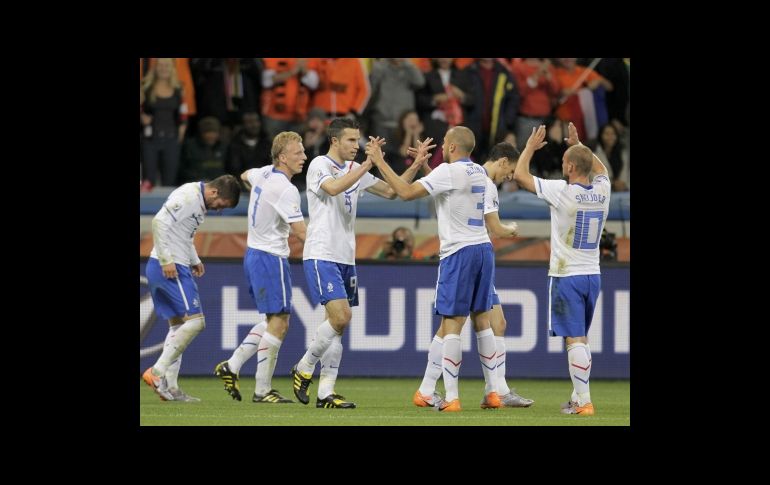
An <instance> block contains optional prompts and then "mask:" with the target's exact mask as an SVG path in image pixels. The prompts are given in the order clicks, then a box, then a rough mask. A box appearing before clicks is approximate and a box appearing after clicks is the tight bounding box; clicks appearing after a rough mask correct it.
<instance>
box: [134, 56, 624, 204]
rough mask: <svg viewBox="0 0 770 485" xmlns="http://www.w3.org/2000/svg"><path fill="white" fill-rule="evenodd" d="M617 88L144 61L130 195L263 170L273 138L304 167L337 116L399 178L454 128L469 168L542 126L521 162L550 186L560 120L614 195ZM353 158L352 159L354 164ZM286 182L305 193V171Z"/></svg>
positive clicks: (595, 70) (614, 62)
mask: <svg viewBox="0 0 770 485" xmlns="http://www.w3.org/2000/svg"><path fill="white" fill-rule="evenodd" d="M629 88H630V61H629V59H621V58H583V59H581V58H558V59H548V58H511V59H505V58H436V59H428V58H377V59H374V58H308V59H298V58H142V59H140V90H139V100H140V113H139V121H140V126H139V128H140V130H139V132H140V146H141V150H140V166H141V168H140V180H141V191H142V192H149V191H152V190H153V187H155V186H158V185H161V186H177V185H180V184H183V183H186V182H190V181H194V180H212V179H214V178H216V177H218V176H220V175H222V174H225V173H230V174H233V175H235V176H240V174H241V173H242V172H243V171H244V170H246V169H249V168H254V167H261V166H264V165H268V164H270V163H272V162H271V159H270V148H271V145H272V139H273V137H274V136H275V135H276V134H278V133H280V132H281V131H286V130H292V131H296V132H298V133H299V134H300V135H301V136H302V138H303V145H304V147H305V151H306V154H307V158H308V163H307V164H305V170H307V167H308V166H309V165H310V164H309V162H310V160H312V159H313V158H314V157H316V156H318V155H322V154H325V153H326V152H327V151H328V148H329V140H328V139H327V136H326V126H327V124H328V123H329V122H330V121H331V119H332V118H334V117H340V116H347V117H353V118H355V119H357V120H358V121H359V123H360V125H361V134H362V139H361V146H362V147H363V145H364V144H365V143H366V141H368V136H369V135H373V136H383V137H385V138H386V140H387V144H386V145H385V147H384V149H385V152H386V155H385V158H386V160H387V161H388V163H390V164H391V165H392V166H393V168H394V170H395V171H396V172H397V173H401V172H403V171H404V170H405V169H406V168H407V166H408V165H409V164H411V162H412V159H411V158H410V157H409V156H408V154H407V148H408V147H410V146H415V144H416V142H417V140H422V139H424V138H425V137H426V136H430V137H432V138H434V140H436V141H437V142H438V143H439V146H438V147H437V148H436V149H435V150H434V152H433V153H434V154H433V157H432V159H431V160H430V165H431V166H432V167H435V166H436V165H438V164H440V163H441V162H442V161H443V160H442V155H441V147H440V143H441V140H442V139H443V137H444V134H445V133H446V131H447V129H448V128H450V127H452V126H456V125H463V126H467V127H468V128H470V129H471V130H472V131H473V132H474V135H475V137H476V148H475V149H474V151H473V154H472V155H471V158H472V159H473V160H474V161H476V162H479V163H483V162H484V161H485V159H486V156H487V153H488V151H489V150H490V149H491V147H492V146H494V145H495V144H496V143H498V142H501V141H509V142H511V143H512V144H514V145H515V146H516V147H517V148H519V149H520V150H521V149H523V146H524V144H525V143H526V140H527V138H528V136H529V134H530V133H531V131H532V128H533V127H535V126H538V125H540V124H545V125H546V127H547V133H548V135H547V138H548V142H549V143H548V145H546V147H545V148H543V149H541V150H538V151H537V152H536V154H535V157H534V158H533V160H532V164H531V166H532V169H533V172H534V173H535V174H536V175H538V176H541V177H546V178H549V177H550V178H554V177H560V174H561V163H562V162H561V157H562V155H563V154H564V151H565V150H566V149H567V146H566V144H565V143H564V137H565V136H567V130H566V125H567V123H568V122H569V121H572V122H573V123H574V124H575V125H576V127H577V129H578V133H579V137H580V139H581V140H587V141H586V144H588V145H589V146H590V147H591V148H592V149H593V150H594V152H595V153H596V154H597V156H599V157H600V158H601V159H602V161H603V162H604V164H605V166H607V168H608V170H609V171H610V177H611V180H612V184H613V190H616V191H625V190H629V188H630V182H629V180H630V156H629V153H630V150H629V138H630V114H629V111H630V102H629ZM364 157H365V154H364V151H363V149H361V150H360V151H359V154H358V157H357V161H362V160H363V159H364ZM358 158H360V160H359V159H358ZM373 173H374V174H375V175H378V174H377V173H376V168H375V169H373ZM292 182H293V183H295V184H296V185H297V186H298V188H299V189H300V190H304V189H305V174H304V173H303V174H301V175H298V176H295V177H294V178H293V180H292ZM516 189H517V187H516V185H515V183H514V182H506V184H504V186H503V190H509V191H510V190H516Z"/></svg>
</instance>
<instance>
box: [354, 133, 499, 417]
mask: <svg viewBox="0 0 770 485" xmlns="http://www.w3.org/2000/svg"><path fill="white" fill-rule="evenodd" d="M372 141H373V142H374V141H376V140H375V139H373V140H372ZM431 141H432V139H431V138H426V139H425V141H423V142H422V143H420V145H419V147H418V151H420V152H421V155H423V154H427V153H426V152H427V149H428V145H429V144H430V142H431ZM475 144H476V140H475V137H474V136H473V132H472V131H471V130H470V129H468V128H466V127H464V126H455V127H453V128H451V129H450V130H449V131H447V133H446V135H445V136H444V145H443V147H442V149H443V151H444V160H445V161H446V162H447V163H442V164H441V165H439V166H438V167H436V168H435V169H434V170H433V171H432V172H431V173H430V174H428V175H427V176H425V177H423V178H421V179H419V180H418V181H416V182H414V183H413V184H409V183H407V182H405V181H403V180H401V179H399V178H398V177H397V176H396V174H395V173H394V172H393V169H391V168H390V167H389V166H388V164H387V162H385V160H384V159H383V157H382V150H381V149H380V146H379V144H378V143H370V144H369V145H367V154H368V155H369V156H370V157H371V158H372V161H373V162H374V164H375V165H377V168H379V170H380V173H381V174H382V175H383V177H384V178H385V180H386V181H387V182H388V184H390V186H391V187H392V188H393V190H395V191H396V193H397V194H398V196H399V197H401V198H402V199H404V200H412V199H417V198H419V197H425V196H427V195H431V196H433V198H434V200H435V203H436V213H437V216H438V233H439V240H440V250H439V259H440V263H439V270H438V282H437V284H436V300H435V302H434V306H435V312H436V314H437V315H441V316H442V319H441V324H442V325H443V326H444V330H445V332H446V335H444V348H443V351H442V358H443V360H442V363H443V377H444V387H445V388H446V401H443V402H442V403H441V404H440V405H439V406H438V407H437V409H438V410H439V411H460V410H461V405H460V399H459V386H458V376H459V374H460V365H461V364H462V349H461V348H460V331H461V330H462V327H463V325H464V324H465V320H466V319H467V318H468V314H470V316H471V321H472V322H473V326H474V329H475V330H476V337H477V344H478V351H479V356H480V358H481V360H482V363H483V362H484V360H485V359H486V360H487V362H488V363H489V362H491V360H492V359H493V358H494V356H495V353H496V349H495V339H494V336H493V332H492V330H491V329H490V317H491V312H490V310H491V309H492V282H493V281H494V278H495V261H494V253H493V251H492V243H491V241H490V240H489V236H488V235H487V230H486V228H485V227H484V196H485V192H486V190H487V175H486V172H485V171H484V168H483V167H481V166H480V165H478V164H476V163H474V162H473V161H471V159H470V154H471V152H472V151H473V147H474V146H475ZM413 165H414V164H413ZM483 371H484V377H485V379H486V381H487V382H493V381H494V379H493V378H492V376H491V373H492V370H491V369H490V368H489V367H487V366H484V367H483ZM485 399H486V401H487V403H489V404H490V405H491V407H500V405H501V403H500V397H499V396H498V394H497V392H496V391H492V392H489V393H488V394H487V395H486V396H485Z"/></svg>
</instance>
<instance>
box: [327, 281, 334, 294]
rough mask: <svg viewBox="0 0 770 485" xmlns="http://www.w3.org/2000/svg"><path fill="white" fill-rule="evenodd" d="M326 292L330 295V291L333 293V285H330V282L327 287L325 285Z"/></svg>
mask: <svg viewBox="0 0 770 485" xmlns="http://www.w3.org/2000/svg"><path fill="white" fill-rule="evenodd" d="M326 291H328V292H329V293H331V292H332V291H334V285H333V284H331V282H329V284H328V285H326Z"/></svg>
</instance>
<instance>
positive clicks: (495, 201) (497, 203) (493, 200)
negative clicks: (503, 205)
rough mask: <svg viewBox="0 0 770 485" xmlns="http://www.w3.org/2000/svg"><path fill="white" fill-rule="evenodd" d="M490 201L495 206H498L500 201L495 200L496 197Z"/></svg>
mask: <svg viewBox="0 0 770 485" xmlns="http://www.w3.org/2000/svg"><path fill="white" fill-rule="evenodd" d="M492 202H493V203H494V204H495V207H500V203H499V202H497V199H492Z"/></svg>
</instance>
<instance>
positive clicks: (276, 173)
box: [214, 131, 307, 403]
mask: <svg viewBox="0 0 770 485" xmlns="http://www.w3.org/2000/svg"><path fill="white" fill-rule="evenodd" d="M271 154H272V159H273V164H272V165H269V166H267V167H262V168H252V169H251V170H246V171H245V172H243V173H242V174H241V180H243V182H244V183H245V184H246V187H248V188H249V190H250V192H251V196H250V199H249V212H248V217H247V220H248V225H249V235H248V246H249V247H248V249H247V251H246V256H245V257H244V259H243V269H244V271H245V273H246V281H247V282H248V283H249V294H250V295H251V297H252V298H253V299H254V303H255V304H256V306H257V310H259V312H260V313H263V314H265V316H266V317H267V320H266V321H263V322H260V323H258V324H256V325H255V326H254V328H252V329H251V330H250V331H249V334H248V335H247V336H246V338H245V339H244V341H243V342H242V343H241V345H240V346H238V348H237V349H235V351H234V352H233V355H232V356H231V357H230V359H228V360H226V361H223V362H220V363H219V364H217V366H216V368H215V369H214V373H215V374H216V375H218V376H219V377H220V378H221V379H222V380H223V381H224V384H225V391H227V392H228V394H230V395H231V396H232V398H233V399H237V400H239V401H240V400H241V392H240V387H239V385H238V375H239V373H240V370H241V367H242V366H243V364H244V363H245V362H246V361H247V360H248V359H250V358H251V357H252V356H253V355H254V354H257V373H256V376H255V379H256V385H255V387H254V396H253V397H252V398H251V400H252V402H256V403H290V402H294V401H292V400H291V399H287V398H285V397H283V396H282V395H281V394H279V392H278V391H277V390H276V389H273V388H272V379H273V371H274V370H275V362H276V360H277V359H278V351H279V350H280V348H281V344H282V343H283V339H284V337H285V336H286V332H287V330H288V329H289V314H290V313H291V273H290V271H289V259H288V258H289V243H288V238H289V230H291V231H292V232H293V233H294V235H295V236H297V238H298V239H299V240H300V241H302V242H304V241H305V232H306V229H305V219H303V217H302V211H301V210H300V197H299V191H298V190H297V187H295V186H294V185H292V183H291V178H292V177H293V176H294V175H297V174H300V173H302V167H303V166H304V165H305V160H307V156H306V155H305V148H304V147H303V146H302V137H301V136H300V135H299V134H298V133H295V132H293V131H284V132H281V133H279V134H278V135H276V137H275V138H274V139H273V147H272V150H271Z"/></svg>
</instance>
